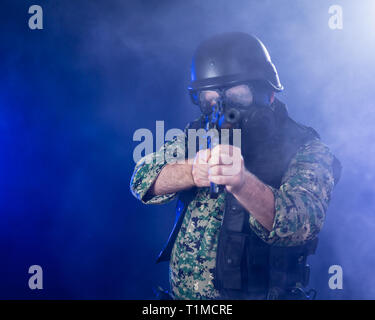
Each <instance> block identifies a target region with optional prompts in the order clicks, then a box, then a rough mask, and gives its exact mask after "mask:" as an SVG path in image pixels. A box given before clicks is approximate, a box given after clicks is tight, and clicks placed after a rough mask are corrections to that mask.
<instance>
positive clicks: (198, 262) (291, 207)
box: [130, 135, 334, 299]
mask: <svg viewBox="0 0 375 320" xmlns="http://www.w3.org/2000/svg"><path fill="white" fill-rule="evenodd" d="M185 141H186V140H185V135H181V136H179V137H176V138H175V139H174V140H172V141H169V142H166V143H165V144H164V146H163V147H162V148H161V149H160V150H159V151H157V152H155V153H152V154H149V155H147V156H145V157H144V158H142V159H141V160H140V161H138V163H137V164H136V167H135V170H134V173H133V176H132V179H131V182H130V188H131V191H132V193H133V194H134V196H135V197H136V198H138V199H139V200H140V201H142V202H143V203H145V204H163V203H166V202H168V201H171V200H172V199H174V198H175V197H176V195H177V194H176V193H172V194H166V195H162V196H151V197H150V196H148V197H147V198H146V197H145V195H146V193H147V191H148V190H149V188H150V187H151V185H152V184H153V182H154V181H155V180H156V178H157V177H158V175H159V173H160V171H161V170H162V169H163V167H164V166H165V165H166V160H165V159H168V158H167V157H168V155H169V156H172V153H174V154H175V151H176V150H182V149H183V148H184V146H185ZM333 161H334V156H333V154H332V153H331V152H330V150H329V148H328V147H327V146H326V145H325V144H323V143H322V142H321V141H320V140H318V139H314V140H311V141H309V142H307V143H305V144H304V145H302V146H301V147H300V148H299V149H298V151H297V153H296V154H295V156H294V157H293V158H292V160H291V161H290V164H289V167H288V169H287V171H286V173H285V174H284V176H283V178H282V181H281V186H280V188H279V189H275V188H273V187H271V186H269V188H270V189H271V190H272V191H273V193H274V197H275V210H276V211H275V219H274V223H273V228H272V230H271V231H268V230H267V229H265V228H264V227H263V226H262V225H261V224H260V223H259V222H258V221H257V220H256V219H255V218H254V217H253V216H252V214H251V212H249V223H250V227H251V228H252V229H253V230H254V232H255V233H256V234H257V235H258V236H259V237H260V238H261V239H262V240H263V241H265V242H267V243H269V244H272V245H277V246H293V245H300V244H302V243H303V242H305V241H307V240H311V239H313V238H314V237H315V236H316V235H317V234H318V232H319V231H320V229H321V227H322V225H323V222H324V218H325V213H326V210H327V207H328V204H329V201H330V195H331V191H332V189H333V186H334V177H333ZM224 204H225V193H222V194H221V195H220V196H219V197H218V198H217V199H210V197H209V188H198V192H197V194H196V196H195V198H194V199H193V200H192V201H191V202H190V204H189V206H188V208H187V211H186V214H185V217H184V220H183V223H182V226H181V229H180V231H179V234H178V236H177V239H176V241H175V244H174V247H173V250H172V253H171V260H170V284H171V290H172V293H173V295H174V297H175V298H176V299H214V298H216V297H218V292H217V291H216V290H215V288H214V285H213V281H212V280H213V271H214V268H215V264H216V249H217V243H218V236H219V232H220V226H221V220H222V217H223V216H222V215H223V210H224Z"/></svg>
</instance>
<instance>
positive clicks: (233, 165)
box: [208, 145, 246, 193]
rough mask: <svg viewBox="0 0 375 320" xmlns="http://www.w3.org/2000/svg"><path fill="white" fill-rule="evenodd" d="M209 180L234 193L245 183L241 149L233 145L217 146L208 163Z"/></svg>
mask: <svg viewBox="0 0 375 320" xmlns="http://www.w3.org/2000/svg"><path fill="white" fill-rule="evenodd" d="M208 164H209V175H208V179H209V181H211V182H214V183H216V184H222V185H225V188H226V189H227V191H228V192H231V193H234V192H236V191H237V190H239V189H241V188H242V186H243V185H244V183H245V171H246V169H245V166H244V161H243V157H242V155H241V149H240V148H237V147H235V146H231V145H217V146H216V147H215V148H214V149H213V150H212V151H211V157H210V158H209V161H208Z"/></svg>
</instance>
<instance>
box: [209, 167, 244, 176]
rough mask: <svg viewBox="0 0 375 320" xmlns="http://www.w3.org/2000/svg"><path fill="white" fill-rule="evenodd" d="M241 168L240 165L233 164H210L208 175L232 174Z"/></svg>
mask: <svg viewBox="0 0 375 320" xmlns="http://www.w3.org/2000/svg"><path fill="white" fill-rule="evenodd" d="M240 170H241V167H240V166H234V165H214V166H211V167H210V169H209V171H208V174H209V175H210V176H234V175H236V174H238V173H239V172H240Z"/></svg>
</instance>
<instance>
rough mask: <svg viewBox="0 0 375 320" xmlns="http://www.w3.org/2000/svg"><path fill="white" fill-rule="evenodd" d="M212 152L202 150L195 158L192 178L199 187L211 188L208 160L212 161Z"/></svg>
mask: <svg viewBox="0 0 375 320" xmlns="http://www.w3.org/2000/svg"><path fill="white" fill-rule="evenodd" d="M210 155H211V150H210V149H206V150H200V151H199V152H198V153H197V154H196V155H195V158H194V163H193V168H192V171H191V173H192V176H193V180H194V183H195V185H196V186H197V187H209V186H210V180H208V169H209V165H208V160H209V159H210Z"/></svg>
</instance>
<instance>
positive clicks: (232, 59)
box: [188, 32, 283, 103]
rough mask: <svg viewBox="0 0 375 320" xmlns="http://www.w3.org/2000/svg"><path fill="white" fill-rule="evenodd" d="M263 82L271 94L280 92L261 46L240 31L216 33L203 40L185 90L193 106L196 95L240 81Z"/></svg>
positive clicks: (263, 47)
mask: <svg viewBox="0 0 375 320" xmlns="http://www.w3.org/2000/svg"><path fill="white" fill-rule="evenodd" d="M252 81H253V82H254V81H255V82H263V83H265V85H266V86H267V87H268V88H269V89H270V90H272V91H277V92H279V91H282V90H283V86H282V85H281V83H280V80H279V76H278V74H277V70H276V68H275V66H274V65H273V63H272V61H271V58H270V55H269V53H268V51H267V49H266V47H265V46H264V45H263V43H262V42H261V41H260V40H259V39H258V38H256V37H255V36H252V35H249V34H247V33H243V32H227V33H223V34H218V35H216V36H213V37H211V38H209V39H207V40H205V41H203V42H202V43H201V44H200V45H199V46H198V48H197V50H196V52H195V54H194V57H193V61H192V64H191V82H190V85H189V87H188V90H189V92H190V94H191V97H192V100H193V102H194V103H198V99H197V98H196V93H197V92H198V91H200V90H209V89H214V88H218V87H223V86H231V85H235V84H238V83H244V82H252Z"/></svg>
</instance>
